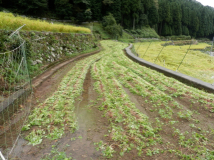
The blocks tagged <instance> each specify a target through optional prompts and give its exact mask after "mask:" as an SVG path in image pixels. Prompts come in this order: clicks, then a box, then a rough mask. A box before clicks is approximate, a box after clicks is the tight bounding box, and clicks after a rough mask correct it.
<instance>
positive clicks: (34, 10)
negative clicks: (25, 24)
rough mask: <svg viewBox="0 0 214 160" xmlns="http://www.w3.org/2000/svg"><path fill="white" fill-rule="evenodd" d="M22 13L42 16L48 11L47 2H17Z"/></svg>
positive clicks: (29, 0)
mask: <svg viewBox="0 0 214 160" xmlns="http://www.w3.org/2000/svg"><path fill="white" fill-rule="evenodd" d="M19 6H20V7H21V9H22V13H24V14H31V15H42V14H44V13H45V11H47V10H48V4H47V0H19Z"/></svg>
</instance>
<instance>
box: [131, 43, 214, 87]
mask: <svg viewBox="0 0 214 160" xmlns="http://www.w3.org/2000/svg"><path fill="white" fill-rule="evenodd" d="M134 48H135V49H134V50H135V55H137V56H138V57H140V58H143V59H145V60H146V61H149V62H152V63H155V64H157V65H160V66H162V67H165V68H168V69H171V70H174V71H177V72H180V73H183V74H186V75H189V76H191V77H194V78H197V79H200V80H202V81H205V82H208V83H211V84H213V83H214V52H213V42H211V41H210V42H200V43H198V41H197V40H185V41H167V42H166V41H165V42H163V41H152V40H151V41H147V42H135V44H134Z"/></svg>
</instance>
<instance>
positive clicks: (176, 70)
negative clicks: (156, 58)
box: [176, 43, 192, 72]
mask: <svg viewBox="0 0 214 160" xmlns="http://www.w3.org/2000/svg"><path fill="white" fill-rule="evenodd" d="M191 45H192V43H191V44H190V46H189V49H190V47H191ZM189 49H188V50H187V53H188V52H189ZM187 53H186V54H185V56H184V58H185V57H186V55H187ZM184 58H183V59H182V61H181V63H180V65H179V66H178V68H177V70H176V72H177V71H178V69H179V68H180V66H181V64H182V63H183V61H184Z"/></svg>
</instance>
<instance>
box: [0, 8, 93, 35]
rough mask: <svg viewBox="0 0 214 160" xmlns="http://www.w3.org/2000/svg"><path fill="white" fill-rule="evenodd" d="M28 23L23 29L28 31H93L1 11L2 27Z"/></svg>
mask: <svg viewBox="0 0 214 160" xmlns="http://www.w3.org/2000/svg"><path fill="white" fill-rule="evenodd" d="M24 24H26V26H25V27H24V28H23V30H27V31H32V30H33V31H50V32H63V33H91V31H90V29H88V28H84V27H76V26H72V25H63V24H50V23H48V22H45V21H41V20H30V19H29V18H23V17H20V16H16V17H15V16H14V15H13V14H12V13H4V12H0V29H5V30H15V29H17V28H19V27H20V26H22V25H24Z"/></svg>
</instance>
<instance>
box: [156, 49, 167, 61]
mask: <svg viewBox="0 0 214 160" xmlns="http://www.w3.org/2000/svg"><path fill="white" fill-rule="evenodd" d="M164 47H165V46H163V48H162V49H161V51H160V53H159V54H158V56H157V58H156V59H155V61H154V63H155V62H156V60H157V59H158V57H159V55H160V54H161V52H162V51H163V49H164Z"/></svg>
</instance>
